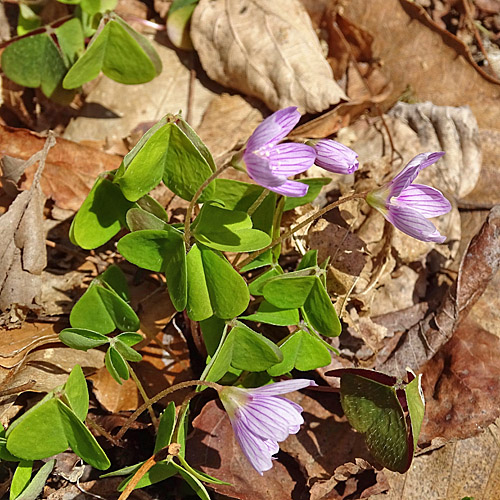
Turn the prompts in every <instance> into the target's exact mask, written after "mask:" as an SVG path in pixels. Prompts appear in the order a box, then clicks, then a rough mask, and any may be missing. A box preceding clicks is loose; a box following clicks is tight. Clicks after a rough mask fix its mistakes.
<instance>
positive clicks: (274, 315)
mask: <svg viewBox="0 0 500 500" xmlns="http://www.w3.org/2000/svg"><path fill="white" fill-rule="evenodd" d="M241 319H248V320H250V321H255V322H256V323H267V324H269V325H276V326H290V325H297V324H298V323H299V320H300V318H299V310H298V309H280V308H279V307H276V306H274V305H273V304H270V303H269V302H267V301H266V300H264V301H262V303H261V304H260V305H259V308H258V309H257V311H256V312H254V313H253V314H250V315H248V316H241Z"/></svg>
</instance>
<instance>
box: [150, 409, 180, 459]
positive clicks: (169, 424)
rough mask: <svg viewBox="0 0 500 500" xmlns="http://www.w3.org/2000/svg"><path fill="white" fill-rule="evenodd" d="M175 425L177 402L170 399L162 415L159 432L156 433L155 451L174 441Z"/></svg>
mask: <svg viewBox="0 0 500 500" xmlns="http://www.w3.org/2000/svg"><path fill="white" fill-rule="evenodd" d="M174 427H175V403H174V402H173V401H170V403H169V404H168V406H167V407H166V408H165V410H164V411H163V413H162V414H161V415H160V422H159V424H158V432H157V434H156V441H155V449H154V453H158V452H159V451H160V450H161V449H163V448H165V447H167V446H168V445H169V444H170V443H171V442H172V436H173V433H174Z"/></svg>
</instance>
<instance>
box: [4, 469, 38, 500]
mask: <svg viewBox="0 0 500 500" xmlns="http://www.w3.org/2000/svg"><path fill="white" fill-rule="evenodd" d="M32 471H33V462H32V461H31V460H21V461H20V462H19V464H18V466H17V467H16V472H14V476H13V477H12V483H11V484H10V495H9V499H10V500H14V499H15V498H17V497H18V496H19V495H20V494H21V493H22V492H23V490H24V489H25V488H26V486H28V484H29V482H30V479H31V472H32Z"/></svg>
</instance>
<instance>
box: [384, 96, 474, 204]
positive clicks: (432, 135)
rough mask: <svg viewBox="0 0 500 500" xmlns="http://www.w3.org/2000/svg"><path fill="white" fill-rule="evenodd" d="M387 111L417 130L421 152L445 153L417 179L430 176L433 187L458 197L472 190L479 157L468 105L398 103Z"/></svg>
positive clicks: (471, 115) (424, 179)
mask: <svg viewBox="0 0 500 500" xmlns="http://www.w3.org/2000/svg"><path fill="white" fill-rule="evenodd" d="M390 114H391V115H393V116H396V117H397V118H399V119H400V120H402V121H403V122H405V123H407V124H408V125H409V126H410V127H411V128H412V129H413V130H414V131H415V132H416V133H417V135H418V138H419V139H420V143H421V145H422V148H423V149H424V150H425V151H445V152H446V155H445V156H444V157H443V158H442V160H441V161H440V162H439V163H437V164H436V166H435V167H434V168H433V169H429V170H428V171H427V170H424V171H423V172H422V175H421V181H426V180H427V179H426V178H425V177H426V176H429V177H430V176H431V175H432V179H431V180H433V181H434V182H432V184H433V186H434V187H439V189H441V190H443V191H444V192H448V193H452V194H454V195H455V196H456V197H458V198H463V197H464V196H466V195H467V194H469V193H470V192H471V191H472V190H473V189H474V186H475V185H476V183H477V181H478V178H479V173H480V171H481V160H482V158H481V145H480V141H479V129H478V126H477V121H476V118H475V117H474V115H473V113H472V111H471V110H470V108H469V107H468V106H462V107H452V106H436V105H434V104H433V103H432V102H424V103H419V104H406V103H404V102H398V103H397V104H396V105H395V106H394V108H393V109H392V110H391V112H390ZM421 181H419V182H421ZM423 183H425V182H423Z"/></svg>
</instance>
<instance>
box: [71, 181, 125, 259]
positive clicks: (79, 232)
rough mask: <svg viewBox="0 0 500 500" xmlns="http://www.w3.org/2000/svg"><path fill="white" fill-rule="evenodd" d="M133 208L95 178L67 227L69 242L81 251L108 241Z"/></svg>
mask: <svg viewBox="0 0 500 500" xmlns="http://www.w3.org/2000/svg"><path fill="white" fill-rule="evenodd" d="M133 206H134V204H133V203H132V202H130V201H128V200H127V199H126V198H125V197H124V196H123V194H122V192H121V191H120V188H119V187H118V186H117V185H116V184H113V183H112V182H111V181H109V180H108V179H104V178H99V179H97V181H96V182H95V184H94V186H93V188H92V190H91V191H90V193H89V194H88V196H87V198H86V199H85V201H84V202H83V203H82V206H81V207H80V210H78V212H77V214H76V215H75V218H74V219H73V223H72V224H71V229H70V237H71V241H72V242H73V243H74V244H75V245H78V246H80V247H82V248H84V249H85V250H91V249H93V248H97V247H99V246H101V245H103V244H104V243H106V242H107V241H109V240H110V239H111V238H112V237H113V236H114V235H115V234H116V233H118V231H120V229H121V228H122V227H125V216H126V214H127V211H128V210H129V209H131V208H132V207H133Z"/></svg>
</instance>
